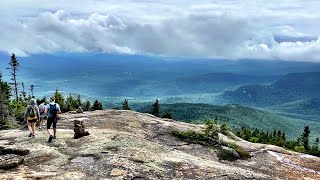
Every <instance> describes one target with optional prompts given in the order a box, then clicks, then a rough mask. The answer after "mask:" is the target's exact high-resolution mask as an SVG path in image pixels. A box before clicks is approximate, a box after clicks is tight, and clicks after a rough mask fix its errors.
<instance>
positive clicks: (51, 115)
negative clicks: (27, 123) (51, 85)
mask: <svg viewBox="0 0 320 180" xmlns="http://www.w3.org/2000/svg"><path fill="white" fill-rule="evenodd" d="M45 113H46V114H47V115H48V120H47V131H48V134H49V139H48V143H51V141H52V139H56V134H57V121H58V119H59V114H60V113H61V110H60V106H59V104H57V103H55V97H54V96H52V97H50V103H49V104H47V108H46V110H45ZM51 125H52V127H53V131H52V130H51V129H50V128H51Z"/></svg>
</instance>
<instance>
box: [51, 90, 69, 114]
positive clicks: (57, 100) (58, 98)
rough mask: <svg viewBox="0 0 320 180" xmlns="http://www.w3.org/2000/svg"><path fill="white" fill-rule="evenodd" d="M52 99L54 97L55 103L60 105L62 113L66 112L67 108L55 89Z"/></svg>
mask: <svg viewBox="0 0 320 180" xmlns="http://www.w3.org/2000/svg"><path fill="white" fill-rule="evenodd" d="M54 97H55V102H56V103H58V104H59V105H60V109H61V111H62V112H66V111H67V108H66V104H65V102H64V98H63V96H62V94H61V93H60V92H59V90H58V89H57V88H56V91H55V93H54Z"/></svg>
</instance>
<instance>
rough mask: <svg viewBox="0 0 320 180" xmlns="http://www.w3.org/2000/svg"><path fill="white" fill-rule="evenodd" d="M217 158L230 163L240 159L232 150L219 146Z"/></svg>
mask: <svg viewBox="0 0 320 180" xmlns="http://www.w3.org/2000/svg"><path fill="white" fill-rule="evenodd" d="M218 157H219V159H222V160H230V161H234V160H237V159H240V156H239V154H238V153H237V152H236V151H235V150H234V149H232V148H229V147H226V146H221V149H220V151H219V153H218Z"/></svg>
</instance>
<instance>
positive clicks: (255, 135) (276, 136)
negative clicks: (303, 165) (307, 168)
mask: <svg viewBox="0 0 320 180" xmlns="http://www.w3.org/2000/svg"><path fill="white" fill-rule="evenodd" d="M310 133H311V131H310V128H309V126H305V127H304V130H303V133H302V134H301V135H300V137H299V138H297V139H296V140H288V139H287V138H286V135H285V133H284V132H281V131H276V130H274V131H273V132H269V131H266V132H265V131H262V130H259V129H255V130H251V129H248V128H245V127H242V128H241V129H238V130H236V131H235V134H236V135H237V136H238V137H240V138H242V139H244V140H247V141H250V142H254V143H263V144H273V145H276V146H280V147H283V148H286V149H290V150H294V151H297V152H303V153H307V154H311V155H314V156H319V157H320V150H319V138H316V140H315V141H314V142H313V143H310V140H309V139H310Z"/></svg>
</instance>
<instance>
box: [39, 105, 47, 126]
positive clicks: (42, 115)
mask: <svg viewBox="0 0 320 180" xmlns="http://www.w3.org/2000/svg"><path fill="white" fill-rule="evenodd" d="M46 109H47V106H46V105H45V101H44V100H41V104H40V105H39V112H40V127H39V131H40V130H41V129H44V128H45V124H46V122H47V114H46V113H45V111H46Z"/></svg>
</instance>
